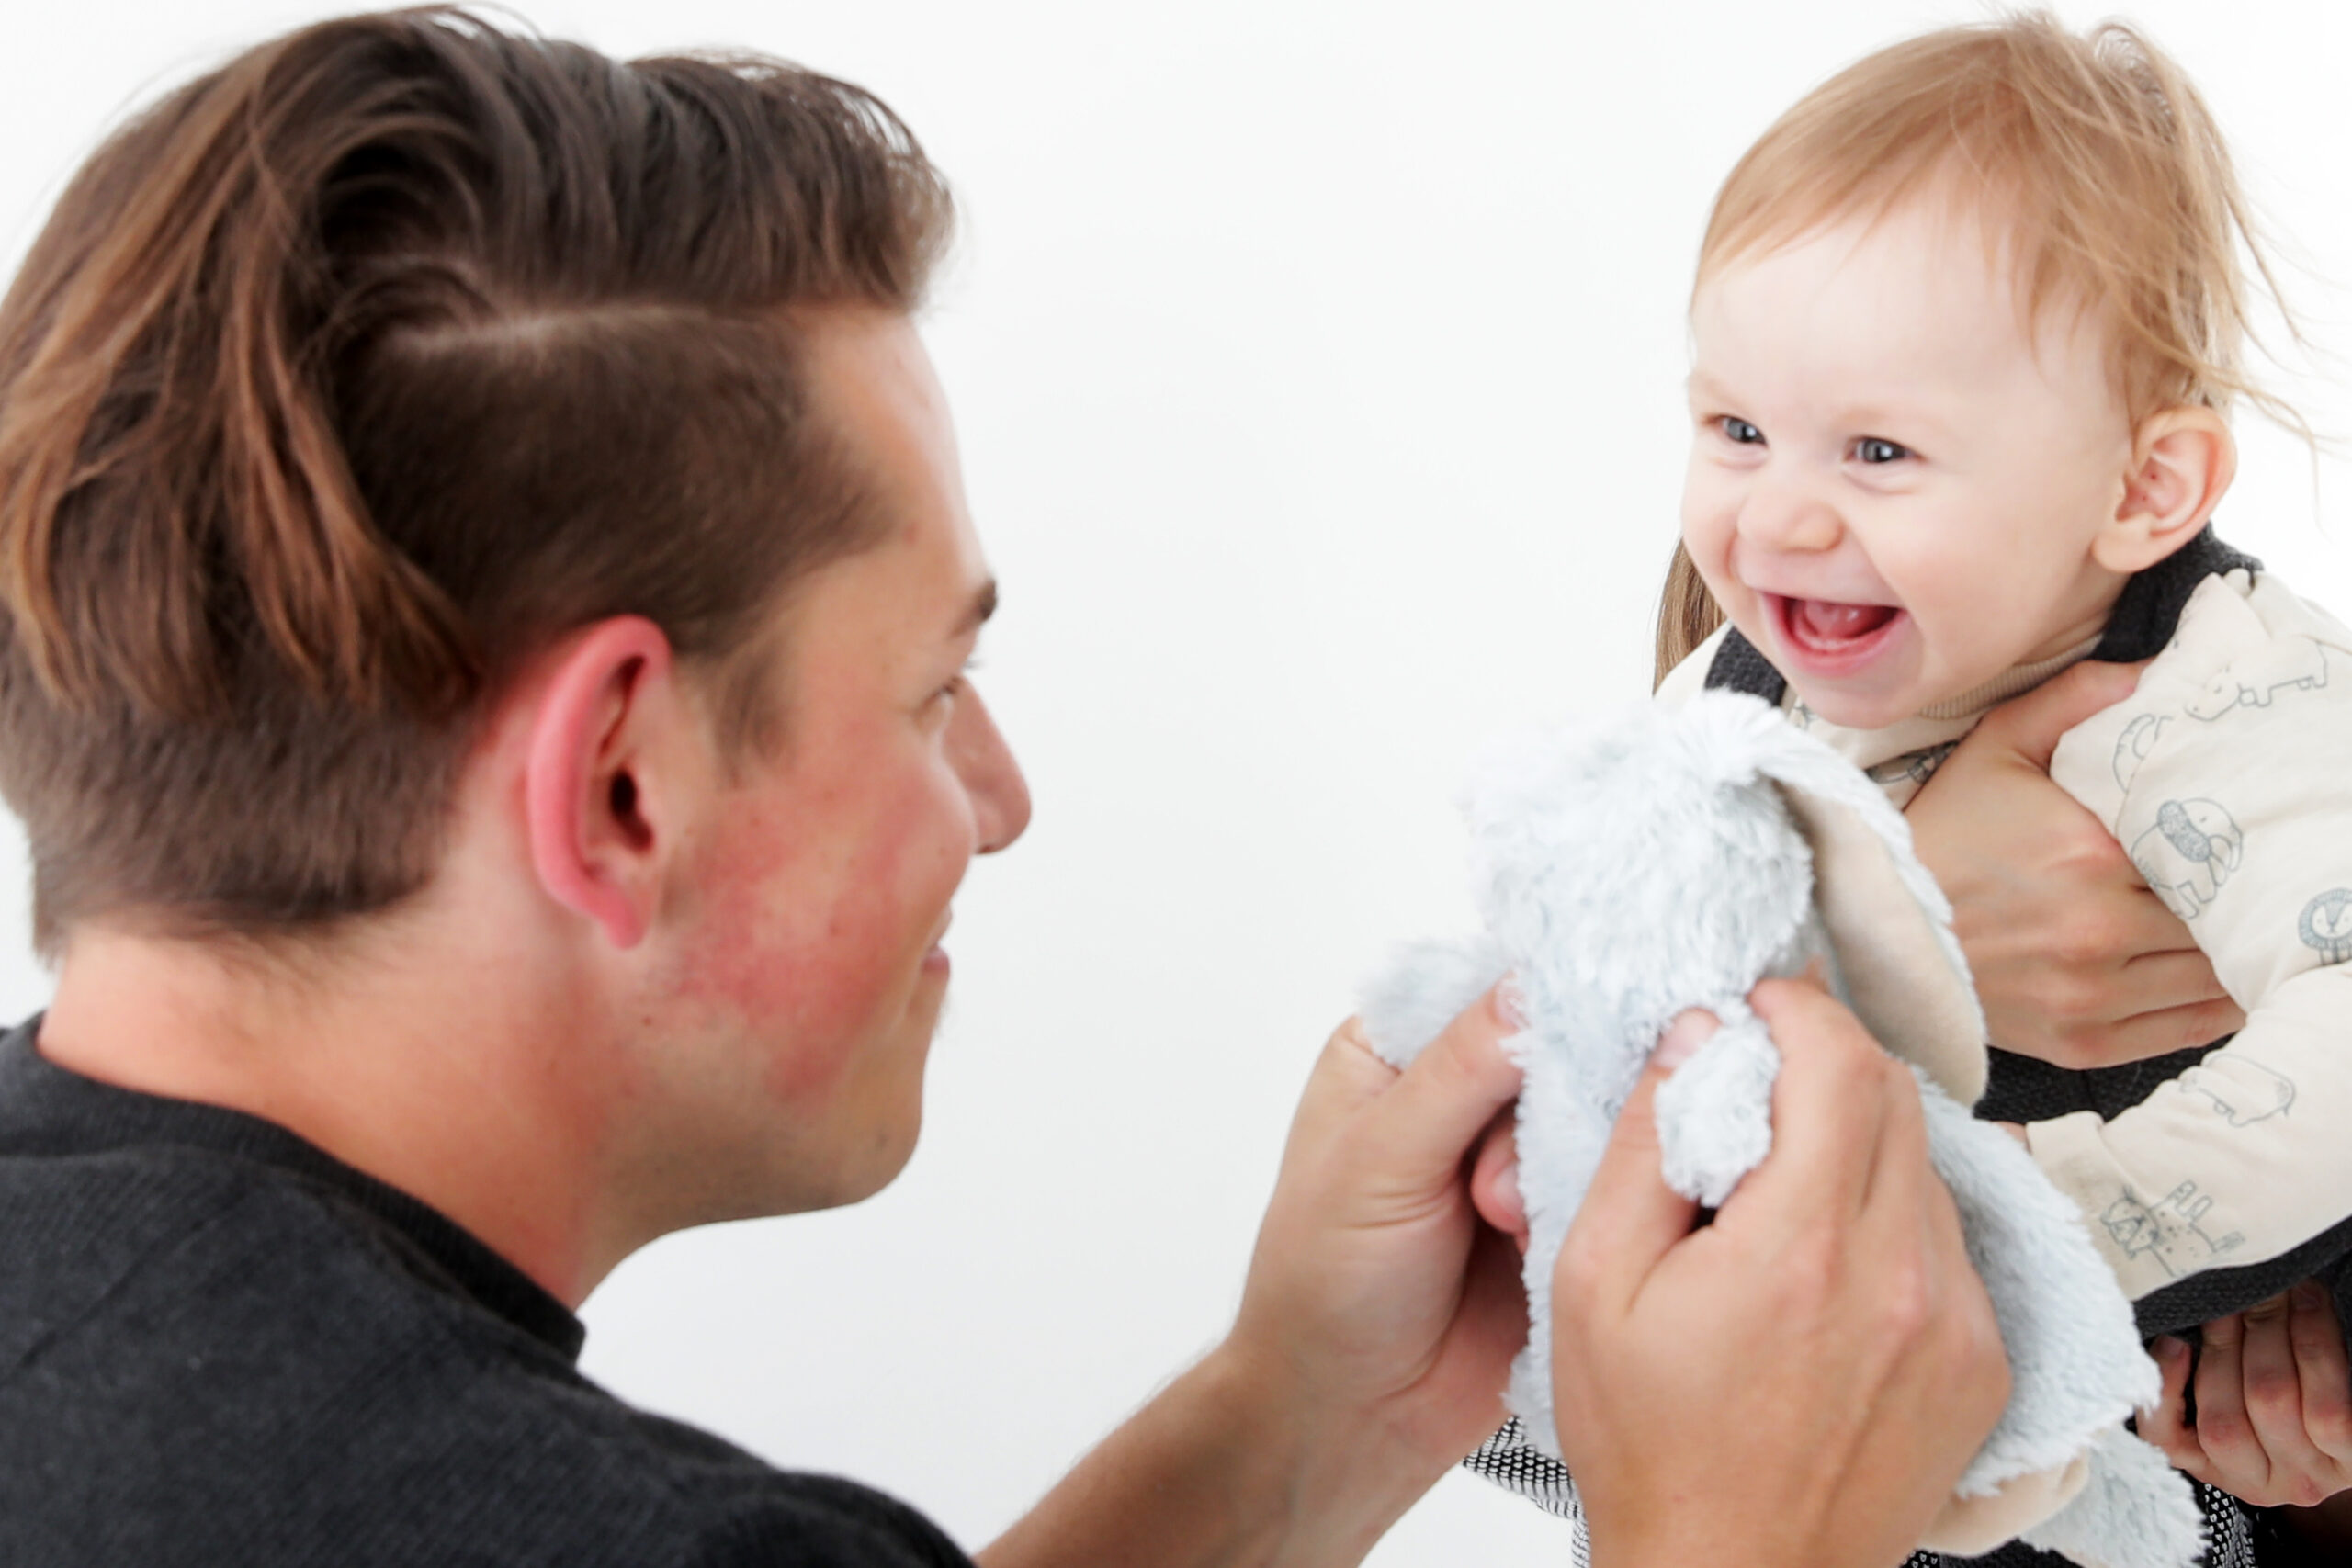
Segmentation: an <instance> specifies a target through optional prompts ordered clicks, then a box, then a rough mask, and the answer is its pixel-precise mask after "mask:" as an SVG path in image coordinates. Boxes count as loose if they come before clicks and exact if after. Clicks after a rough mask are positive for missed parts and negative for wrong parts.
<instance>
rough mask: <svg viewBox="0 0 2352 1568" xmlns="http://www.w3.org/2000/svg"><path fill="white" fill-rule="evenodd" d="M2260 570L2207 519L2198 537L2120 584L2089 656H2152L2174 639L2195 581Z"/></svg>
mask: <svg viewBox="0 0 2352 1568" xmlns="http://www.w3.org/2000/svg"><path fill="white" fill-rule="evenodd" d="M2260 570H2262V563H2261V562H2260V561H2258V560H2256V559H2255V558H2253V557H2252V556H2250V555H2247V554H2246V553H2245V551H2244V550H2236V549H2232V548H2231V547H2229V546H2227V545H2225V544H2223V543H2222V541H2221V538H2220V536H2218V535H2216V534H2215V533H2214V532H2213V525H2211V524H2210V523H2208V524H2207V525H2205V527H2204V528H2203V530H2202V531H2200V532H2199V534H2198V536H2197V537H2195V538H2193V539H2191V540H2189V541H2188V543H2187V544H2186V545H2183V546H2182V547H2180V548H2179V549H2177V550H2175V551H2174V552H2173V553H2172V554H2171V555H2168V556H2166V557H2165V558H2164V559H2162V560H2160V561H2158V562H2157V563H2156V564H2155V565H2154V566H2152V567H2150V568H2149V569H2148V570H2145V571H2143V572H2141V573H2139V574H2137V575H2136V576H2134V577H2133V578H2132V579H2131V581H2129V582H2127V583H2125V584H2124V585H2123V594H2122V597H2120V598H2119V599H2117V600H2116V602H2115V609H2114V612H2113V613H2112V614H2110V615H2109V616H2108V617H2107V631H2106V633H2105V635H2103V636H2102V637H2100V638H2099V639H2098V647H2097V648H2095V649H2091V657H2092V658H2093V659H2101V660H2107V661H2109V663H2114V664H2131V663H2136V662H2137V661H2139V660H2143V659H2154V657H2155V656H2156V655H2157V654H2159V653H2162V652H2163V651H2164V650H2165V644H2166V643H2168V642H2170V641H2171V640H2172V634H2173V631H2174V629H2175V628H2176V627H2177V626H2179V625H2180V613H2181V611H2182V610H2184V609H2186V608H2188V596H2189V595H2190V594H2192V593H2194V592H2197V585H2198V584H2199V583H2200V582H2202V581H2205V580H2206V579H2207V578H2209V577H2218V576H2220V575H2221V574H2222V573H2223V572H2230V571H2254V572H2258V571H2260Z"/></svg>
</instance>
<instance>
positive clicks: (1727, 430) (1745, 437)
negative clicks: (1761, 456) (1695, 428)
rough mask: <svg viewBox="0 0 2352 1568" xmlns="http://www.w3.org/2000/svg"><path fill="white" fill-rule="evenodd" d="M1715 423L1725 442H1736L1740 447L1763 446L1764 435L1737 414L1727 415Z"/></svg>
mask: <svg viewBox="0 0 2352 1568" xmlns="http://www.w3.org/2000/svg"><path fill="white" fill-rule="evenodd" d="M1715 423H1716V424H1717V425H1718V426H1719V427H1721V429H1722V430H1723V433H1724V440H1726V441H1735V442H1737V443H1738V444H1739V445H1740V446H1762V445H1763V444H1764V433H1763V432H1762V431H1760V430H1758V429H1757V428H1756V427H1755V426H1754V425H1752V424H1750V423H1747V421H1746V420H1744V419H1742V418H1740V417H1739V416H1738V415H1737V414H1729V413H1727V414H1725V415H1724V416H1723V418H1721V419H1719V420H1717V421H1715Z"/></svg>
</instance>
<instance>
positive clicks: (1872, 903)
mask: <svg viewBox="0 0 2352 1568" xmlns="http://www.w3.org/2000/svg"><path fill="white" fill-rule="evenodd" d="M1781 795H1782V797H1783V798H1784V799H1786V800H1787V802H1788V804H1789V811H1790V814H1791V815H1792V816H1793V817H1794V818H1796V821H1797V826H1798V828H1799V829H1801V830H1802V831H1803V832H1804V836H1805V839H1806V840H1807V841H1808V842H1810V843H1811V844H1812V846H1813V889H1814V891H1813V897H1814V905H1815V908H1817V909H1818V910H1819V911H1820V913H1821V923H1822V925H1823V926H1824V927H1825V928H1826V930H1827V931H1828V933H1829V942H1830V945H1831V946H1832V947H1833V948H1834V949H1836V951H1837V953H1838V974H1839V976H1840V977H1841V978H1842V979H1843V980H1844V981H1845V985H1846V993H1847V1000H1848V1001H1849V1002H1850V1003H1851V1004H1852V1006H1853V1009H1854V1012H1855V1015H1856V1016H1857V1017H1859V1018H1860V1020H1861V1021H1862V1023H1863V1026H1864V1027H1865V1028H1867V1029H1869V1031H1870V1032H1871V1033H1872V1034H1874V1035H1876V1036H1877V1037H1878V1041H1879V1043H1880V1044H1882V1045H1884V1046H1885V1047H1886V1048H1887V1049H1888V1050H1889V1051H1891V1052H1893V1053H1894V1055H1897V1056H1900V1057H1902V1058H1903V1059H1904V1060H1905V1061H1906V1062H1914V1063H1917V1065H1918V1066H1920V1067H1921V1068H1922V1069H1924V1070H1925V1071H1926V1072H1927V1074H1928V1077H1931V1078H1933V1079H1935V1080H1936V1082H1937V1084H1938V1085H1939V1087H1940V1088H1941V1089H1943V1091H1944V1092H1945V1093H1946V1094H1949V1095H1951V1097H1952V1098H1953V1099H1954V1100H1958V1101H1960V1103H1961V1104H1962V1105H1973V1104H1975V1103H1976V1100H1977V1097H1978V1096H1980V1095H1982V1094H1983V1093H1984V1092H1985V1020H1984V1015H1983V1013H1981V1012H1980V1011H1979V1010H1977V1006H1976V999H1975V998H1974V996H1973V994H1972V993H1971V992H1970V990H1969V987H1968V983H1967V982H1966V981H1965V980H1964V979H1962V977H1961V976H1960V975H1959V974H1958V973H1957V972H1955V971H1954V970H1953V968H1952V965H1951V961H1950V960H1949V959H1947V958H1946V957H1945V956H1944V952H1943V949H1942V947H1941V946H1940V945H1939V943H1938V942H1937V941H1936V932H1935V927H1934V925H1933V924H1932V923H1931V922H1930V921H1929V919H1928V912H1927V910H1925V909H1923V908H1920V907H1919V902H1918V900H1917V899H1916V898H1914V897H1912V896H1911V891H1910V889H1909V888H1907V887H1905V886H1903V877H1902V874H1900V873H1899V872H1897V871H1896V870H1895V867H1894V855H1893V853H1892V852H1889V850H1888V849H1887V847H1886V845H1885V843H1884V842H1883V841H1882V840H1880V838H1879V836H1878V835H1877V834H1876V833H1874V832H1872V831H1871V829H1870V827H1869V826H1868V824H1866V823H1864V822H1863V820H1862V819H1861V818H1860V815H1859V814H1857V813H1856V812H1855V811H1854V810H1853V809H1852V808H1851V807H1845V806H1840V805H1838V804H1837V803H1836V802H1834V801H1828V800H1824V799H1822V798H1821V797H1820V796H1818V795H1808V794H1807V793H1805V792H1804V790H1801V789H1791V788H1788V787H1786V786H1785V785H1784V786H1782V788H1781Z"/></svg>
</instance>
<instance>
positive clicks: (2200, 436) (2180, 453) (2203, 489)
mask: <svg viewBox="0 0 2352 1568" xmlns="http://www.w3.org/2000/svg"><path fill="white" fill-rule="evenodd" d="M2237 471H2238V444H2237V441H2236V440H2235V438H2234V437H2233V436H2232V435H2231V434H2230V427H2229V425H2228V424H2227V423H2225V422H2224V421H2223V420H2222V416H2221V415H2220V414H2218V413H2216V412H2214V411H2212V410H2211V409H2209V408H2199V407H2195V406H2191V405H2183V406H2181V407H2178V408H2169V409H2163V410H2160V411H2158V412H2155V413H2153V414H2150V415H2149V416H2148V417H2147V418H2146V419H2145V420H2143V421H2142V422H2141V424H2140V429H2139V431H2138V433H2137V434H2135V435H2134V436H2133V437H2132V441H2131V472H2130V473H2128V474H2126V475H2125V476H2124V478H2123V494H2122V496H2121V498H2120V500H2119V501H2118V502H2116V506H2115V515H2114V516H2113V517H2112V518H2110V519H2109V522H2108V525H2107V526H2106V527H2105V528H2103V529H2101V530H2100V531H2099V535H2098V538H2097V539H2096V540H2095V541H2093V543H2092V545H2091V557H2092V558H2093V559H2094V560H2096V561H2098V564H2099V565H2101V566H2103V567H2105V568H2106V569H2107V570H2109V571H2112V572H2116V573H2118V574H2120V575H2123V576H2129V575H2130V574H2131V573H2132V572H2135V571H2144V570H2147V569H2148V568H2149V567H2152V566H2154V565H2155V564H2156V562H2158V561H2160V560H2162V559H2164V558H2165V557H2166V556H2168V555H2170V554H2172V553H2173V552H2174V551H2175V550H2177V549H2178V548H2180V547H2182V546H2183V545H2185V544H2187V543H2188V541H2189V540H2191V539H2193V538H2195V537H2196V536H2197V535H2198V531H2199V529H2201V528H2203V527H2204V526H2205V520H2206V519H2207V518H2208V517H2211V515H2212V514H2213V508H2214V507H2215V506H2216V505H2218V504H2220V502H2221V499H2222V492H2223V491H2226V490H2228V489H2229V488H2230V481H2231V480H2232V479H2235V478H2236V477H2237Z"/></svg>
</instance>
